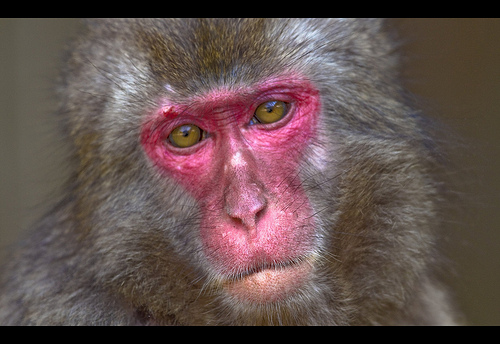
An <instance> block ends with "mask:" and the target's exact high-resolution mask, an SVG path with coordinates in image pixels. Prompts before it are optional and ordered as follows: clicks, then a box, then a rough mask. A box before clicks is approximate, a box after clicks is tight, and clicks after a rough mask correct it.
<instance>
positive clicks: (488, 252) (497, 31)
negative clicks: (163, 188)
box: [0, 18, 500, 325]
mask: <svg viewBox="0 0 500 344" xmlns="http://www.w3.org/2000/svg"><path fill="white" fill-rule="evenodd" d="M392 24H393V25H394V26H396V27H397V28H398V30H399V31H400V33H401V36H402V37H403V38H404V44H403V46H402V49H403V51H404V53H405V56H407V58H406V59H405V63H406V67H405V72H404V76H405V80H406V85H407V87H408V88H409V89H410V90H412V91H413V92H414V93H415V94H416V95H417V96H418V97H420V98H421V99H422V104H423V106H424V108H425V110H426V111H427V112H428V113H429V116H431V117H433V118H436V119H438V120H439V121H441V122H443V123H444V124H445V125H446V126H447V127H448V128H449V130H450V131H451V132H453V133H456V135H457V136H458V137H460V138H461V142H460V144H457V145H456V146H455V147H454V149H453V150H452V155H453V160H454V161H455V165H456V169H457V171H456V175H457V176H459V177H458V178H461V179H459V180H461V182H460V183H459V185H458V187H457V189H458V191H459V192H460V193H461V194H463V195H464V199H466V202H465V204H466V205H465V211H463V209H460V210H459V211H457V215H458V214H460V216H457V217H456V219H451V222H452V223H453V222H456V223H454V225H453V230H452V231H451V232H449V233H447V235H446V240H445V245H446V249H447V251H448V256H449V257H450V258H451V260H452V261H454V269H453V270H454V271H453V276H454V278H453V279H452V281H451V282H450V283H451V284H452V286H453V288H454V290H455V293H456V298H457V300H458V303H459V305H460V307H461V309H462V310H463V313H464V314H465V317H466V319H467V322H468V323H469V324H472V325H500V176H499V175H498V173H499V172H500V19H427V18H426V19H394V20H392ZM79 25H80V23H79V21H78V20H76V19H0V105H1V106H0V261H1V259H3V253H4V252H5V250H6V249H7V248H8V247H9V245H11V244H12V243H13V242H14V241H15V240H16V239H18V238H19V237H20V235H22V233H23V232H24V231H26V230H27V228H28V227H29V226H30V225H31V224H32V223H33V222H34V221H35V220H36V219H37V218H38V217H40V216H41V214H43V212H44V210H45V209H47V206H49V205H50V204H51V202H52V200H53V199H54V198H55V195H56V194H57V192H58V187H59V186H60V185H61V182H62V180H63V179H64V176H65V174H66V171H65V168H64V166H65V165H64V156H65V151H64V143H63V142H60V140H59V138H58V137H57V132H56V131H55V129H54V128H55V127H56V123H55V121H54V119H53V118H52V117H51V114H52V113H53V112H54V110H55V109H56V102H55V99H54V94H53V84H54V82H55V76H56V73H57V69H58V66H59V61H60V59H61V55H62V48H63V47H64V45H65V43H66V42H67V40H68V39H69V38H70V37H72V36H73V35H74V34H75V33H76V31H77V29H78V26H79ZM451 172H455V171H451Z"/></svg>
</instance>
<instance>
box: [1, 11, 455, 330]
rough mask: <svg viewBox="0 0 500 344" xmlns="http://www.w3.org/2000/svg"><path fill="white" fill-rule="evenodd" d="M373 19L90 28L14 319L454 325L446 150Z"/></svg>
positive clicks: (14, 281) (13, 272)
mask: <svg viewBox="0 0 500 344" xmlns="http://www.w3.org/2000/svg"><path fill="white" fill-rule="evenodd" d="M397 45H398V42H397V40H396V39H395V37H394V34H393V33H392V32H391V30H389V29H388V28H387V25H386V22H385V21H384V20H381V19H285V18H270V19H263V18H258V19H206V18H203V19H186V18H183V19H151V18H148V19H110V20H104V19H91V20H87V21H85V25H84V28H83V29H82V32H81V33H80V34H79V35H78V37H76V38H75V40H74V41H73V42H72V43H70V46H69V48H68V49H67V53H66V57H65V61H64V67H63V68H62V73H61V77H60V80H59V85H58V88H57V95H58V97H59V99H60V108H59V109H58V111H57V114H56V115H57V116H58V117H57V118H58V120H59V123H60V129H61V130H60V132H61V135H62V136H63V137H64V138H65V140H66V141H65V142H66V144H67V145H68V147H69V148H68V149H69V152H70V153H69V158H68V166H69V168H70V175H69V177H68V179H67V181H66V184H65V188H64V192H63V193H62V194H61V197H60V199H59V200H58V202H57V204H56V205H55V206H54V207H53V208H52V209H51V210H50V211H48V212H47V215H46V216H44V217H43V218H42V219H41V220H40V221H39V223H37V225H36V226H35V227H34V229H33V231H31V232H30V234H29V235H28V236H27V237H26V238H25V239H24V240H22V241H21V242H20V243H19V244H18V245H17V246H16V249H15V250H14V251H13V253H12V255H11V256H10V258H9V259H8V262H7V263H6V265H5V267H4V268H3V270H2V273H1V277H0V280H1V282H0V324H3V325H448V324H455V323H456V315H455V307H454V304H453V301H452V300H451V299H452V297H451V296H450V292H449V291H448V288H447V286H445V285H444V283H443V282H441V279H440V276H439V268H438V267H439V266H440V264H441V252H440V249H439V245H438V243H439V240H438V237H439V234H438V233H439V229H440V227H441V224H442V219H441V212H440V209H441V203H442V201H443V195H442V193H443V191H442V183H441V179H440V178H441V177H440V176H439V173H438V172H437V171H439V168H440V162H439V157H438V155H439V152H436V148H435V147H436V145H435V144H434V141H435V140H434V138H433V137H432V135H431V134H430V129H429V128H428V127H427V126H426V124H425V121H424V117H425V116H424V115H422V114H421V111H419V109H418V107H417V106H416V105H415V104H414V103H413V102H412V100H411V96H409V94H408V92H407V91H405V88H404V86H403V84H402V82H401V77H400V71H399V68H400V64H401V58H400V54H399V52H398V49H396V48H397Z"/></svg>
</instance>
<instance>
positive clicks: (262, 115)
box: [250, 100, 288, 124]
mask: <svg viewBox="0 0 500 344" xmlns="http://www.w3.org/2000/svg"><path fill="white" fill-rule="evenodd" d="M287 113H288V103H285V102H282V101H279V100H271V101H267V102H265V103H262V104H260V105H259V106H258V107H257V109H256V110H255V113H254V115H253V117H252V120H251V121H250V124H257V123H261V124H269V123H274V122H278V121H279V120H280V119H282V118H283V117H285V115H286V114H287Z"/></svg>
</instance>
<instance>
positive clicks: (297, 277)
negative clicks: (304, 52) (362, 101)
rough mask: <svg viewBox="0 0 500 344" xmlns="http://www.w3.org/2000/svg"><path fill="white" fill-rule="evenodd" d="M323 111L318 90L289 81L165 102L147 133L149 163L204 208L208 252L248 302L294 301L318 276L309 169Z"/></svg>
mask: <svg viewBox="0 0 500 344" xmlns="http://www.w3.org/2000/svg"><path fill="white" fill-rule="evenodd" d="M319 111H320V99H319V93H318V91H317V90H316V89H315V88H314V87H313V86H312V84H311V83H310V82H308V81H307V80H306V79H304V78H301V77H298V76H293V75H292V76H290V75H286V76H282V77H279V78H274V79H271V80H265V81H262V82H260V83H258V84H255V85H251V86H246V87H241V88H236V89H231V90H228V89H215V90H212V91H210V92H208V93H205V94H202V95H198V96H196V97H195V98H192V99H187V100H186V101H184V102H183V103H173V102H170V101H169V100H168V99H165V100H163V101H162V105H161V106H160V108H159V109H158V110H157V112H156V113H154V114H152V115H151V116H150V117H149V118H148V119H147V120H146V122H145V124H144V126H143V130H142V146H143V147H144V150H145V151H146V153H147V155H148V157H149V158H150V159H151V160H152V161H153V162H154V164H155V166H156V167H157V168H158V169H160V170H161V171H162V172H163V173H164V174H165V176H167V177H168V178H173V179H174V180H176V181H177V182H178V183H179V185H181V186H182V187H183V188H184V189H185V190H186V191H187V192H188V193H189V194H190V195H191V196H192V197H193V198H194V199H195V200H197V202H198V205H199V208H200V212H201V219H200V225H199V227H200V228H199V237H200V238H201V242H202V246H203V252H204V254H205V255H206V257H207V259H208V261H209V263H210V265H211V267H212V268H213V271H215V274H216V275H217V279H218V280H219V281H220V282H221V284H222V285H223V286H224V289H225V290H226V291H228V292H229V293H231V294H232V295H234V296H236V297H238V298H239V299H242V300H245V301H251V302H273V301H277V300H281V299H284V298H286V297H287V295H289V294H290V293H293V291H294V290H296V289H297V288H299V287H300V286H301V282H303V281H304V280H306V279H307V276H308V274H309V273H310V272H311V271H312V269H313V268H314V264H313V256H314V251H315V250H314V248H315V247H316V246H317V244H316V242H315V239H314V238H315V237H316V235H315V231H316V224H315V220H314V216H313V210H312V207H311V204H310V201H309V199H308V197H307V196H306V194H305V192H304V190H303V187H302V186H301V178H300V176H299V165H300V162H301V161H302V160H303V154H304V147H306V146H307V145H308V141H309V140H310V139H311V137H313V136H314V135H315V133H316V130H317V128H316V127H317V122H318V115H319Z"/></svg>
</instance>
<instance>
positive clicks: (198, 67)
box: [133, 19, 283, 94]
mask: <svg viewBox="0 0 500 344" xmlns="http://www.w3.org/2000/svg"><path fill="white" fill-rule="evenodd" d="M275 24H276V23H271V22H268V21H266V20H264V19H239V20H229V19H190V20H186V19H181V20H142V21H137V22H134V23H133V34H134V37H135V41H136V44H137V45H138V47H139V48H140V49H141V50H142V51H143V52H144V53H145V56H146V57H147V59H148V61H149V65H150V68H151V69H152V71H153V73H154V74H155V75H156V76H157V77H159V78H161V79H162V80H163V81H164V84H165V85H169V86H170V87H171V88H173V89H176V90H178V91H179V90H180V91H182V90H189V91H194V90H196V91H202V92H206V91H209V90H210V89H211V88H212V87H214V86H216V87H220V86H225V87H229V88H231V87H235V86H236V87H237V86H241V84H242V83H245V84H248V83H252V82H256V81H257V80H259V79H263V78H266V77H269V76H270V75H273V74H276V73H278V72H279V71H282V68H283V67H282V66H279V63H277V61H279V58H278V55H279V54H278V50H277V49H276V47H277V44H276V43H277V42H276V41H277V40H278V37H276V35H273V32H274V30H273V28H274V27H275V26H276V25H275ZM189 93H191V94H192V92H189Z"/></svg>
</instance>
